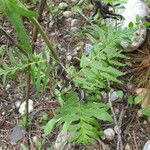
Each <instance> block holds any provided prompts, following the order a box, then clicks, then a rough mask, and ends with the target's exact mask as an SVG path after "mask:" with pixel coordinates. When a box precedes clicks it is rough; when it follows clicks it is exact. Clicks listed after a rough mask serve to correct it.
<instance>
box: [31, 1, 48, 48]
mask: <svg viewBox="0 0 150 150" xmlns="http://www.w3.org/2000/svg"><path fill="white" fill-rule="evenodd" d="M46 2H47V0H42V1H41V4H40V7H39V11H38V14H39V16H38V18H37V21H38V22H40V21H41V19H42V14H43V11H44V8H45V5H46ZM37 36H38V30H37V28H36V26H34V28H33V31H32V40H33V44H32V49H33V51H34V49H35V42H36V41H37Z"/></svg>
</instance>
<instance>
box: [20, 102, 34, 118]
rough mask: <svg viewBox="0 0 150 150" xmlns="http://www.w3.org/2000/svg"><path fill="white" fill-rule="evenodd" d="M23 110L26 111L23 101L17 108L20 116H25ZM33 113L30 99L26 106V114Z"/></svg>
mask: <svg viewBox="0 0 150 150" xmlns="http://www.w3.org/2000/svg"><path fill="white" fill-rule="evenodd" d="M25 110H26V102H25V101H24V102H23V103H22V104H21V105H20V108H19V113H20V114H21V115H24V114H25ZM32 111H33V101H32V100H31V99H29V105H28V112H29V113H30V112H32Z"/></svg>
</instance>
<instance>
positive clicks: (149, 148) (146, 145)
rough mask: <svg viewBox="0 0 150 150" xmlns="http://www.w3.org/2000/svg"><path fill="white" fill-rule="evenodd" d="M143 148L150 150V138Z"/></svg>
mask: <svg viewBox="0 0 150 150" xmlns="http://www.w3.org/2000/svg"><path fill="white" fill-rule="evenodd" d="M143 150H150V140H149V141H147V142H146V143H145V145H144V148H143Z"/></svg>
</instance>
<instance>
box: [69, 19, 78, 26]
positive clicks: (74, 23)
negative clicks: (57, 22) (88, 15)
mask: <svg viewBox="0 0 150 150" xmlns="http://www.w3.org/2000/svg"><path fill="white" fill-rule="evenodd" d="M77 24H78V19H73V20H72V21H71V27H75V26H77Z"/></svg>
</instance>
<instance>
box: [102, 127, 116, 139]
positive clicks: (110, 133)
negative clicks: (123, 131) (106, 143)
mask: <svg viewBox="0 0 150 150" xmlns="http://www.w3.org/2000/svg"><path fill="white" fill-rule="evenodd" d="M104 135H105V137H106V139H107V140H113V139H114V137H115V132H114V130H113V129H112V128H108V129H105V130H104Z"/></svg>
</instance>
